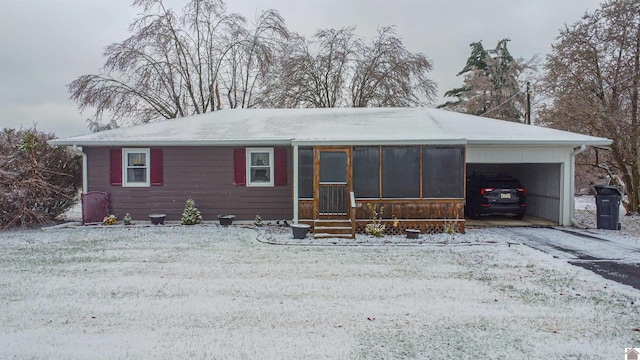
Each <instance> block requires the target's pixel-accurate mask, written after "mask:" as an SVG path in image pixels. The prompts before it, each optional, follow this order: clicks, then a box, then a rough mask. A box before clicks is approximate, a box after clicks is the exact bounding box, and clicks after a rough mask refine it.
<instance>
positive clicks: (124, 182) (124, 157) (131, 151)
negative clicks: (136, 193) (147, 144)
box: [122, 148, 151, 187]
mask: <svg viewBox="0 0 640 360" xmlns="http://www.w3.org/2000/svg"><path fill="white" fill-rule="evenodd" d="M129 154H144V155H145V164H146V166H145V168H146V170H147V176H146V179H145V181H144V182H142V181H131V182H130V181H128V180H127V169H128V163H127V162H128V159H129V156H128V155H129ZM122 186H123V187H150V186H151V150H150V149H149V148H123V149H122Z"/></svg>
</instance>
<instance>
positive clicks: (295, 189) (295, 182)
mask: <svg viewBox="0 0 640 360" xmlns="http://www.w3.org/2000/svg"><path fill="white" fill-rule="evenodd" d="M293 223H294V224H297V223H298V145H293Z"/></svg>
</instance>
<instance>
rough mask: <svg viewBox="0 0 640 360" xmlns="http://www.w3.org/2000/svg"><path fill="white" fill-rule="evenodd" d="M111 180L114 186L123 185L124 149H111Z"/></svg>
mask: <svg viewBox="0 0 640 360" xmlns="http://www.w3.org/2000/svg"><path fill="white" fill-rule="evenodd" d="M109 182H110V183H111V185H112V186H122V149H121V148H115V149H111V151H110V156H109Z"/></svg>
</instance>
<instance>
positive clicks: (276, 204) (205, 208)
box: [84, 146, 293, 221]
mask: <svg viewBox="0 0 640 360" xmlns="http://www.w3.org/2000/svg"><path fill="white" fill-rule="evenodd" d="M109 149H110V148H108V147H85V148H84V152H85V153H86V154H87V160H88V167H87V168H88V186H89V189H88V190H89V191H106V192H108V193H109V203H110V211H111V213H112V214H118V215H119V216H118V219H122V217H123V216H124V214H125V213H130V214H131V216H132V218H133V219H134V221H135V220H136V219H138V220H148V215H149V214H151V213H163V214H167V220H180V217H181V216H182V211H183V210H184V204H185V201H186V200H187V198H188V197H189V196H191V197H192V198H193V199H194V200H195V202H196V206H197V207H198V210H200V212H201V213H202V216H203V218H204V220H205V221H206V220H217V216H218V215H219V214H233V215H236V219H237V220H253V219H254V218H255V216H256V215H260V216H262V218H263V219H264V220H277V219H291V218H292V217H293V205H292V204H293V203H292V202H293V197H292V196H293V190H292V179H293V176H292V173H293V167H292V166H293V165H292V163H293V161H292V160H293V156H292V149H291V148H287V185H286V186H274V187H262V188H261V187H246V186H244V185H238V186H236V185H234V184H233V181H234V173H233V149H234V148H233V147H197V146H196V147H164V148H162V149H163V160H164V166H163V167H164V169H163V180H162V183H163V184H162V186H151V187H144V188H131V187H122V186H111V185H110V183H109Z"/></svg>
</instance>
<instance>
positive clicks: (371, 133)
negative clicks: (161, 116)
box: [51, 107, 611, 146]
mask: <svg viewBox="0 0 640 360" xmlns="http://www.w3.org/2000/svg"><path fill="white" fill-rule="evenodd" d="M51 143H53V144H54V145H77V146H179V145H181V146H204V145H251V146H260V145H291V144H298V145H312V144H319V145H364V144H371V145H373V144H402V145H407V144H444V143H447V144H450V143H460V144H465V143H466V144H474V145H509V144H513V145H564V146H579V145H583V144H584V145H609V144H611V140H609V139H605V138H599V137H593V136H587V135H581V134H577V133H572V132H567V131H561V130H555V129H550V128H544V127H539V126H532V125H524V124H520V123H514V122H509V121H503V120H497V119H491V118H485V117H478V116H473V115H466V114H461V113H456V112H451V111H446V110H439V109H431V108H423V107H418V108H330V109H326V108H322V109H317V108H314V109H234V110H221V111H215V112H209V113H206V114H200V115H194V116H189V117H183V118H177V119H169V120H164V121H159V122H154V123H149V124H143V125H137V126H132V127H127V128H118V129H114V130H108V131H102V132H97V133H92V134H88V135H82V136H75V137H70V138H66V139H58V140H53V141H51Z"/></svg>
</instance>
